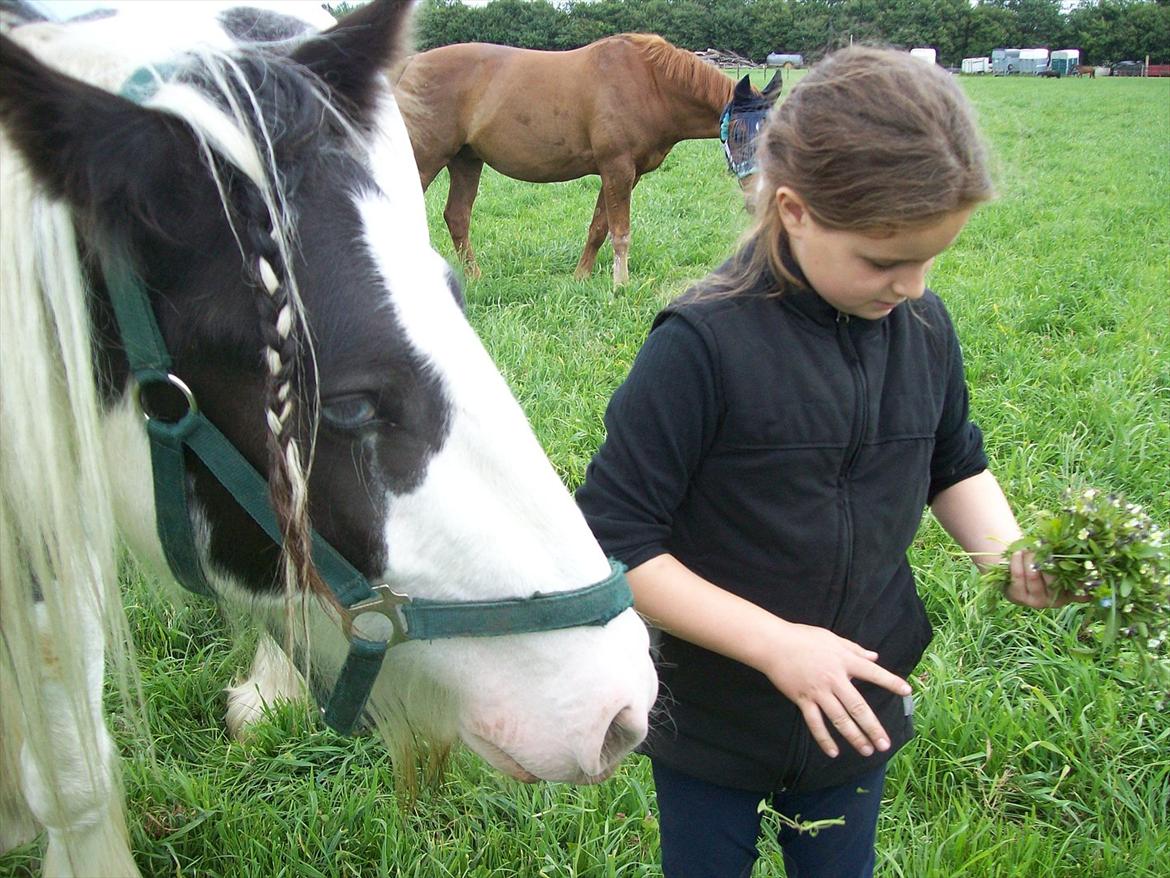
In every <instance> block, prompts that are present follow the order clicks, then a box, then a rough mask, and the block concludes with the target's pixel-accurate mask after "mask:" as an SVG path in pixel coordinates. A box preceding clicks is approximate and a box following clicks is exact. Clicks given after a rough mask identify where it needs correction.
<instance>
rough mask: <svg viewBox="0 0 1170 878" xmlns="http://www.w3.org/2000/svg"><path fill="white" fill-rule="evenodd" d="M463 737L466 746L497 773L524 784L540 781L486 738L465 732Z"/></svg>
mask: <svg viewBox="0 0 1170 878" xmlns="http://www.w3.org/2000/svg"><path fill="white" fill-rule="evenodd" d="M461 737H462V738H463V743H464V744H466V745H467V746H468V747H469V748H470V749H471V750H472V751H474V752H475V753H476V754H477V755H478V756H479V757H480V758H481V759H483V760H484V761H485V762H486V763H487V764H488V765H490V766H491V767H492V768H494V769H496V771H499V772H501V773H503V774H506V775H507V776H508V777H510V778H513V779H515V780H518V781H521V782H522V783H536V782H537V781H539V780H540V778H539V777H537V776H536V775H535V774H533V773H532V772H531V771H529V770H528V769H527V768H525V767H524V766H523V765H521V764H520V763H519V762H517V761H516V760H515V759H513V758H512V757H511V756H509V755H508V753H507V752H506V751H504V750H503V749H501V748H500V747H497V746H496V745H495V744H493V743H492V742H491V741H489V740H487V739H486V738H481V737H480V736H479V735H476V734H474V733H472V732H464V733H463V734H462V736H461Z"/></svg>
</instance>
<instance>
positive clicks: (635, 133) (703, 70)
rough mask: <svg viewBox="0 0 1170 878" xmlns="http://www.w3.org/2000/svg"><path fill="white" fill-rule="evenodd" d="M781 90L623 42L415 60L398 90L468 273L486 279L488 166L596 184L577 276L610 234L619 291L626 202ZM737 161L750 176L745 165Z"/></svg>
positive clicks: (537, 179)
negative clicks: (482, 222) (683, 147)
mask: <svg viewBox="0 0 1170 878" xmlns="http://www.w3.org/2000/svg"><path fill="white" fill-rule="evenodd" d="M780 84H781V78H780V76H779V75H777V76H776V77H775V78H774V79H773V80H772V82H771V83H769V84H768V86H767V87H766V88H765V89H764V90H763V92H761V91H759V90H756V89H754V88H752V87H751V86H750V84H749V83H748V82H747V78H746V77H744V80H743V81H741V83H740V87H739V88H737V87H736V84H735V82H734V80H732V79H731V78H729V77H728V76H726V75H725V74H724V73H722V72H721V71H719V70H718V69H717V68H715V67H712V66H711V65H709V64H707V63H704V62H703V61H701V60H699V59H698V58H697V57H695V55H694V54H693V53H691V52H688V51H685V50H683V49H679V48H678V47H676V46H673V45H671V44H670V43H668V42H667V41H666V40H664V39H662V38H661V37H658V36H654V35H652V34H619V35H617V36H612V37H606V38H605V39H602V40H598V41H597V42H595V43H591V44H590V45H588V46H584V47H582V48H580V49H573V50H571V51H567V52H541V51H535V50H531V49H517V48H513V47H510V46H497V45H492V44H487V43H463V44H458V45H452V46H442V47H440V48H437V49H432V50H430V51H428V52H421V53H419V54H417V55H415V56H413V57H412V58H410V59H408V61H407V62H406V64H405V66H404V68H403V70H402V72H401V75H400V78H399V79H398V82H397V85H396V89H397V91H398V93H399V96H400V98H402V100H401V106H402V111H403V116H404V117H405V120H406V126H407V130H408V131H409V132H410V138H411V141H412V144H413V146H414V157H415V160H416V161H417V162H418V168H419V174H420V176H421V178H422V185H423V188H424V189H426V188H427V187H428V186H429V185H430V184H431V181H432V180H434V178H435V177H436V176H437V175H438V173H439V171H441V170H442V169H443V168H447V171H448V173H449V174H450V178H451V187H450V191H449V193H448V195H447V206H446V209H445V210H444V212H443V217H444V219H445V220H446V221H447V228H448V229H449V230H450V232H451V240H452V241H453V242H454V244H455V249H456V251H458V253H459V254H460V256H461V257H462V258H463V260H464V262H465V265H466V270H467V272H468V274H469V275H471V276H473V277H475V276H478V275H479V268H478V266H477V265H476V262H475V252H474V251H473V250H472V247H471V241H470V239H469V237H468V232H469V229H470V226H471V206H472V203H473V202H474V201H475V195H476V191H477V190H478V188H479V178H480V173H481V172H482V170H483V166H484V163H485V162H486V163H487V164H489V165H491V166H492V167H493V168H495V169H496V170H497V171H499V172H500V173H501V174H504V175H505V176H508V177H513V178H515V179H517V180H526V181H528V182H530V183H553V182H560V181H563V180H574V179H576V178H578V177H583V176H585V175H586V174H598V175H600V177H601V191H600V192H599V193H598V195H597V206H596V207H595V208H594V210H593V220H592V222H590V224H589V233H588V236H587V237H586V240H585V249H584V251H583V252H582V253H581V259H580V261H579V262H578V263H577V272H576V276H577V277H578V278H584V277H586V276H588V275H589V273H590V271H592V269H593V264H594V261H595V260H596V258H597V251H598V249H599V248H600V247H601V245H602V243H603V242H604V241H605V238H606V235H607V234H610V235H611V236H612V238H613V251H614V258H613V280H614V284H615V285H617V284H621V283H624V282H625V281H626V280H628V278H629V268H628V263H627V252H628V250H629V245H630V193H631V191H632V190H633V188H634V186H636V185H637V183H638V180H639V179H641V177H642V175H644V174H647V173H649V172H650V171H653V170H654V169H655V168H657V167H658V166H659V165H661V164H662V161H663V159H665V158H666V156H667V154H668V153H669V152H670V150H671V148H672V147H673V146H674V145H675V144H676V143H678V142H679V141H681V140H689V139H692V138H700V137H717V136H719V135H720V131H721V128H722V129H723V130H724V131H726V130H727V129H728V128H731V129H732V130H735V129H736V128H742V127H743V126H742V125H740V126H737V125H735V124H734V123H735V117H736V116H737V115H738V114H740V113H741V112H742V113H748V114H751V115H752V116H753V117H754V122H753V124H752V125H750V126H749V128H750V130H751V133H753V134H754V130H755V129H756V128H758V125H759V121H760V120H761V119H762V118H763V115H764V112H763V111H764V110H766V108H767V106H768V105H769V104H770V103H771V101H774V100H775V98H776V96H777V95H778V94H779V91H780ZM725 113H727V114H730V119H728V120H726V121H725V120H724V115H725ZM728 122H730V123H731V124H730V125H729V124H727V123H728ZM721 123H722V124H721ZM724 140H725V141H727V142H729V143H730V142H731V141H729V140H728V138H727V137H726V135H725V136H724ZM753 148H754V137H748V138H740V139H738V140H737V141H736V149H737V150H740V149H742V150H743V151H745V152H747V151H750V150H751V149H753ZM734 162H735V164H734V165H733V167H734V166H739V167H741V168H742V170H744V171H749V170H750V168H745V167H743V165H744V160H743V157H742V156H738V155H737V156H735V158H734ZM744 176H746V173H745V174H743V175H741V180H742V179H743V178H744Z"/></svg>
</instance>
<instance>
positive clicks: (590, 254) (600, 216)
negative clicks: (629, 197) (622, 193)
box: [573, 186, 609, 280]
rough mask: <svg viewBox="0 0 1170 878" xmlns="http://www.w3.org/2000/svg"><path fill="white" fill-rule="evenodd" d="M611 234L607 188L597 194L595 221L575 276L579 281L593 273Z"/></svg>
mask: <svg viewBox="0 0 1170 878" xmlns="http://www.w3.org/2000/svg"><path fill="white" fill-rule="evenodd" d="M608 234H609V217H608V216H607V214H606V210H605V186H602V187H601V191H600V192H598V193H597V205H596V206H595V207H594V208H593V219H592V220H591V221H590V223H589V233H588V234H587V235H586V236H585V249H584V250H582V251H581V258H580V259H579V260H578V261H577V270H576V271H575V272H573V276H574V277H575V278H577V280H584V279H585V278H587V277H589V274H590V272H592V271H593V264H594V263H595V262H596V261H597V251H598V250H600V249H601V245H602V244H604V243H605V236H606V235H608Z"/></svg>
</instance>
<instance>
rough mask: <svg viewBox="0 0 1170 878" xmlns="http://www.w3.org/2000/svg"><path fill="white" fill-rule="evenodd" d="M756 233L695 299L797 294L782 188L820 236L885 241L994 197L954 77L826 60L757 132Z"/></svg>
mask: <svg viewBox="0 0 1170 878" xmlns="http://www.w3.org/2000/svg"><path fill="white" fill-rule="evenodd" d="M757 150H758V165H759V172H758V173H759V177H758V179H757V186H758V187H759V188H758V189H757V196H756V204H755V222H754V223H753V225H752V227H751V229H750V230H749V232H748V233H747V236H746V237H745V239H744V242H743V246H742V248H741V250H740V252H739V253H738V254H737V256H736V257H735V258H734V259H732V260H731V261H730V262H729V263H728V264H727V265H726V266H724V268H723V269H721V270H720V271H719V272H718V274H717V275H716V276H715V277H713V278H711V279H710V281H709V282H708V283H707V284H704V287H705V288H706V289H707V290H708V291H710V292H718V293H722V294H734V293H738V292H742V291H746V290H748V289H759V287H760V284H761V280H762V279H763V278H766V277H770V278H774V279H775V280H777V281H780V285H781V287H784V286H786V285H787V284H794V285H796V286H800V285H802V284H801V280H800V279H799V277H798V275H799V273H798V272H794V265H793V263H792V260H791V257H790V256H788V255H787V253H788V241H787V234H786V232H785V230H784V227H783V225H782V223H781V222H780V214H779V211H778V209H777V207H776V200H775V198H774V195H775V192H776V190H777V189H778V188H779V187H781V186H787V187H789V188H790V189H792V190H793V191H794V192H796V193H798V194H799V195H800V197H801V198H802V199H803V200H804V202H805V204H806V205H807V207H808V210H809V212H810V214H811V215H812V218H813V219H814V220H815V221H816V222H817V223H818V224H820V225H821V226H824V227H825V228H829V229H836V230H841V231H849V232H862V233H873V234H885V233H893V232H896V231H899V230H902V229H910V228H918V227H921V226H925V225H930V224H931V223H932V222H934V221H937V220H939V219H941V218H942V217H943V216H945V215H947V214H949V213H952V212H954V211H956V210H962V209H965V208H970V207H973V206H974V205H976V204H979V203H980V202H983V201H987V200H989V199H990V198H991V197H992V195H993V188H992V182H991V177H990V174H989V172H988V168H987V154H986V150H985V148H984V146H983V142H982V139H981V137H980V135H979V131H978V128H977V127H976V124H975V118H974V112H973V110H972V108H971V105H970V104H969V103H968V101H967V98H966V97H965V95H964V94H963V92H962V90H961V89H960V88H959V87H958V85H957V84H956V83H955V82H954V79H953V78H952V76H951V74H949V73H947V72H946V71H944V70H943V69H942V68H941V67H938V66H937V65H934V64H927V63H924V62H923V61H921V60H919V59H917V58H914V57H912V56H911V55H910V54H909V53H907V52H899V51H894V50H892V49H881V48H874V47H868V46H851V47H849V48H847V49H841V50H838V51H836V52H834V53H832V54H831V55H828V56H826V57H825V58H824V60H822V61H820V62H819V63H818V64H816V65H815V66H814V67H813V68H812V69H811V70H810V71H809V72H808V74H807V75H806V76H805V77H804V79H802V80H801V81H800V83H798V84H797V86H796V87H795V88H794V89H793V90H792V93H791V94H790V95H789V96H788V98H787V99H786V100H785V101H784V102H783V103H781V104H779V105H777V106H776V108H774V109H773V110H772V112H771V115H770V116H769V117H768V121H767V123H766V124H765V126H764V128H763V129H762V130H761V132H760V139H759V143H758V145H757Z"/></svg>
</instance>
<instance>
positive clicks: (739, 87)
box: [732, 74, 755, 104]
mask: <svg viewBox="0 0 1170 878" xmlns="http://www.w3.org/2000/svg"><path fill="white" fill-rule="evenodd" d="M754 97H755V93H754V92H753V91H752V78H751V76H750V75H747V74H744V77H743V79H741V80H740V81H739V82H737V83H736V84H735V92H734V93H733V94H732V100H733V101H735V102H736V103H737V104H738V103H743V102H744V101H750V100H752V99H753V98H754Z"/></svg>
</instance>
